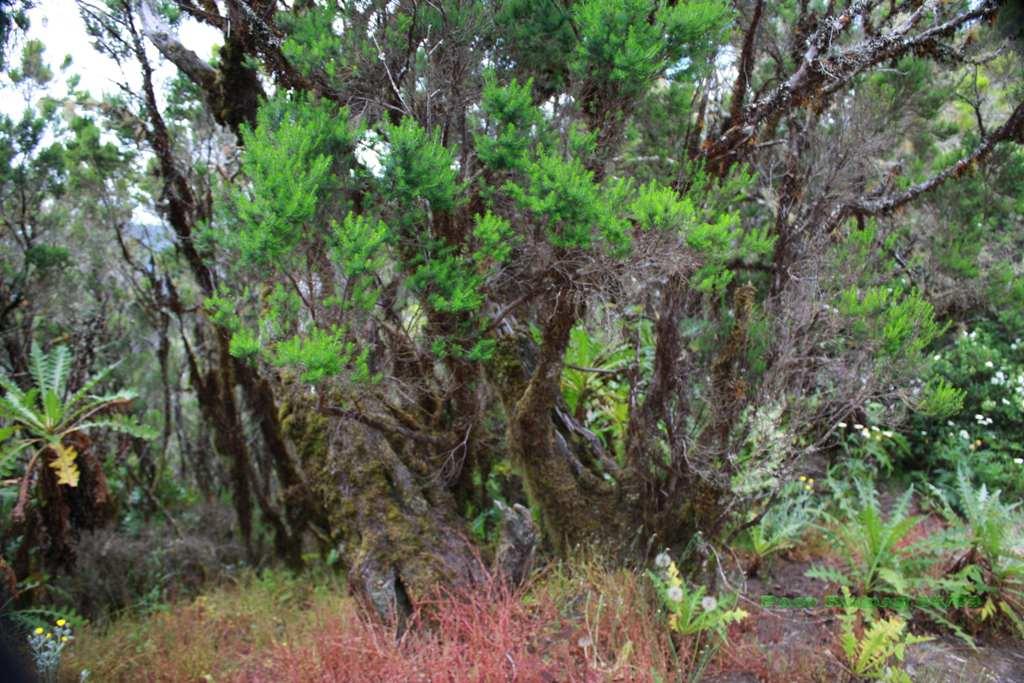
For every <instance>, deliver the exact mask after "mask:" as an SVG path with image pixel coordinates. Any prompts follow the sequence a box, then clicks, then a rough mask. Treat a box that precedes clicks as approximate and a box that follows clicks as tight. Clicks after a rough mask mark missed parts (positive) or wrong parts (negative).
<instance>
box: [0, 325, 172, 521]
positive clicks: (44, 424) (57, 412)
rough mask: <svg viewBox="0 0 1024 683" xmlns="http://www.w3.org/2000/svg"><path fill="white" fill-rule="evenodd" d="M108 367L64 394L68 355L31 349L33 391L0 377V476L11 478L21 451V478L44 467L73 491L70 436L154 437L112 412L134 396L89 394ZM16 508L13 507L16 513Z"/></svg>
mask: <svg viewBox="0 0 1024 683" xmlns="http://www.w3.org/2000/svg"><path fill="white" fill-rule="evenodd" d="M110 371H111V368H107V369H105V370H103V371H101V372H100V373H98V374H97V375H94V376H93V377H92V378H90V379H89V380H87V381H86V382H85V384H83V386H82V388H80V389H79V390H78V391H76V392H75V393H74V394H72V395H71V396H70V397H66V395H67V382H68V377H69V376H70V372H71V352H70V351H68V349H67V348H66V347H63V346H58V347H57V348H55V349H53V350H52V351H50V352H49V353H45V352H43V351H42V349H40V348H39V346H38V345H35V344H34V345H33V346H32V351H31V358H30V375H31V377H32V379H33V381H34V382H35V386H34V387H33V388H32V389H30V390H28V391H23V390H22V389H21V388H20V387H19V386H18V385H17V384H16V383H15V382H14V380H12V379H11V378H10V377H8V376H7V375H5V374H3V373H0V387H2V388H3V390H4V395H3V396H2V397H0V420H3V421H4V422H7V423H8V424H7V426H6V427H4V428H3V430H0V472H3V473H4V474H9V473H13V471H14V470H15V469H16V466H17V462H18V460H19V459H20V458H21V457H22V455H23V454H24V453H25V452H28V453H29V454H30V457H29V458H28V462H27V464H26V465H25V466H24V471H23V472H21V478H22V479H23V480H24V479H25V478H30V477H32V475H33V473H34V472H35V470H36V468H38V467H40V466H41V464H42V463H43V462H44V461H46V460H47V459H48V460H49V462H48V463H46V464H47V465H49V466H50V467H51V468H53V469H54V470H55V471H56V472H57V473H58V477H59V479H58V483H59V485H61V486H69V487H72V488H73V487H77V486H78V467H77V465H76V462H75V461H76V458H77V455H78V454H77V453H76V452H75V451H74V449H71V448H68V447H66V445H65V440H66V439H68V438H69V437H71V436H73V435H75V434H79V433H87V432H90V431H93V430H98V429H109V430H113V431H118V432H123V433H126V434H130V435H132V436H135V437H138V438H152V437H153V432H152V430H150V429H149V428H148V427H146V426H144V425H141V424H139V423H138V422H137V421H135V420H134V419H132V418H130V417H127V416H123V415H114V416H107V415H103V413H108V412H110V411H111V410H113V409H115V408H118V407H121V406H124V405H126V404H128V403H129V402H130V401H131V400H132V399H133V398H134V397H135V394H134V393H133V392H131V391H124V390H122V391H118V392H115V393H113V394H106V395H99V396H97V395H93V394H92V393H90V392H91V391H92V390H93V389H95V388H96V386H98V385H99V383H100V382H101V381H102V380H103V379H104V378H106V377H107V376H108V375H109V374H110ZM27 496H28V488H22V489H20V491H19V497H18V505H19V507H20V508H22V509H23V507H24V504H25V503H26V502H27ZM17 509H18V508H16V511H17Z"/></svg>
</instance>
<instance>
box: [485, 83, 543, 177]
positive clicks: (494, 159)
mask: <svg viewBox="0 0 1024 683" xmlns="http://www.w3.org/2000/svg"><path fill="white" fill-rule="evenodd" d="M532 87H533V82H532V81H527V82H526V83H525V84H523V85H520V84H519V83H518V82H517V81H516V80H515V79H512V81H511V82H510V83H509V84H508V85H505V86H502V85H499V84H498V82H497V78H496V76H495V75H494V72H493V71H488V72H487V73H486V74H484V89H483V93H482V94H481V100H480V108H481V109H482V110H483V114H484V116H483V119H484V123H485V125H486V127H487V134H484V133H477V134H476V135H475V136H474V142H475V146H476V153H477V156H478V157H479V159H480V161H481V163H483V164H484V165H486V166H488V167H490V168H492V169H494V170H495V171H506V170H508V171H523V170H525V166H526V161H527V159H528V158H529V152H530V149H531V148H532V146H533V144H534V142H535V141H536V140H537V137H538V133H539V132H541V130H542V129H543V125H544V119H543V117H542V116H541V112H540V109H538V108H537V107H536V106H534V104H533V97H532V94H531V91H532Z"/></svg>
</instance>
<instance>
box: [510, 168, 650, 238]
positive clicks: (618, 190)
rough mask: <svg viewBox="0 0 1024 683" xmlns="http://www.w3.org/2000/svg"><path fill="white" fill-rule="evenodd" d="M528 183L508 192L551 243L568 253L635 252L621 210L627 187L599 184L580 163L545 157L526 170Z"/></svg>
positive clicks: (511, 185)
mask: <svg viewBox="0 0 1024 683" xmlns="http://www.w3.org/2000/svg"><path fill="white" fill-rule="evenodd" d="M526 176H527V184H526V186H525V187H521V186H520V185H518V184H514V183H509V184H507V185H506V186H505V190H506V191H507V192H508V193H509V194H510V195H511V196H512V197H513V199H515V201H516V202H517V203H518V204H519V205H520V206H522V207H523V208H524V209H525V210H527V211H530V212H531V213H533V214H535V215H536V216H537V217H538V218H539V219H541V220H542V221H543V224H544V226H545V235H546V236H547V239H548V240H549V241H550V242H551V243H552V244H553V245H555V246H556V247H561V248H563V249H590V248H593V247H595V246H597V245H599V244H604V245H607V246H608V248H609V249H610V250H611V251H613V252H616V253H623V252H624V251H626V250H628V249H629V247H630V240H629V234H628V232H627V228H628V224H627V223H626V221H625V220H623V218H621V217H620V216H619V212H618V211H617V210H616V207H617V205H618V204H619V203H620V200H621V199H622V198H623V195H624V194H625V191H626V186H625V185H624V184H622V183H616V182H611V183H604V184H601V183H597V182H595V180H594V174H593V172H592V171H589V170H587V169H586V168H585V167H584V165H583V163H582V162H581V161H580V160H579V159H569V160H565V159H563V158H562V157H561V156H560V155H557V154H553V153H550V152H546V151H544V152H541V153H540V155H539V157H538V158H537V159H536V160H534V161H531V162H529V164H528V165H527V167H526Z"/></svg>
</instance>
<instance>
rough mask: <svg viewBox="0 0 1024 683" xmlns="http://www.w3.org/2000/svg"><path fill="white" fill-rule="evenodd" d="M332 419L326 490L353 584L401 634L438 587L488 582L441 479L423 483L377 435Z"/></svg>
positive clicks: (421, 478) (366, 428) (379, 435)
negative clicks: (407, 622) (414, 613)
mask: <svg viewBox="0 0 1024 683" xmlns="http://www.w3.org/2000/svg"><path fill="white" fill-rule="evenodd" d="M332 421H333V422H334V424H332V425H331V428H330V430H329V431H330V436H329V441H328V457H327V462H326V465H325V467H324V472H323V487H324V489H325V494H326V497H327V502H328V509H329V510H331V511H332V519H331V522H332V527H333V528H334V529H337V530H339V531H340V533H341V538H342V545H343V547H342V554H343V557H344V560H345V564H346V565H347V567H346V568H347V570H348V577H349V583H350V585H351V587H352V590H353V592H354V593H355V594H356V595H358V596H359V597H360V598H361V599H363V600H365V601H366V602H367V603H368V604H369V605H370V606H371V607H372V608H373V609H374V611H376V612H377V614H378V615H380V616H381V617H382V618H384V619H386V620H388V621H393V622H394V623H396V625H397V627H398V629H399V630H402V629H403V628H404V626H405V620H406V618H407V617H408V615H409V614H410V613H411V610H412V609H414V608H415V607H416V606H417V605H419V604H421V603H422V601H423V600H424V599H426V598H428V597H430V596H431V594H432V592H433V591H434V590H436V588H437V587H438V586H441V585H443V586H448V587H453V588H457V587H459V586H465V585H470V584H473V583H477V582H479V581H482V580H483V579H484V578H485V576H486V572H485V571H484V566H483V564H482V563H481V560H480V558H479V556H478V555H477V553H476V550H475V548H474V545H473V543H472V542H471V541H470V539H469V538H468V537H467V536H466V534H465V533H464V523H463V521H462V520H461V519H460V517H459V516H458V514H457V511H456V509H455V501H454V499H453V498H452V496H451V495H450V494H448V493H447V492H446V491H445V490H444V486H443V484H442V483H441V482H440V481H439V480H438V479H437V478H432V477H426V478H424V477H417V476H416V475H415V474H414V473H413V471H412V470H411V469H410V468H409V467H407V466H406V464H405V463H404V462H403V461H402V458H401V457H400V454H399V453H397V452H396V451H395V450H394V449H393V448H392V447H391V445H390V444H389V443H388V441H387V440H386V439H385V438H384V437H383V436H382V435H381V434H380V433H379V432H378V431H377V430H375V429H373V428H371V427H367V426H365V425H363V424H360V423H358V422H355V421H353V420H347V419H343V418H341V419H335V420H332Z"/></svg>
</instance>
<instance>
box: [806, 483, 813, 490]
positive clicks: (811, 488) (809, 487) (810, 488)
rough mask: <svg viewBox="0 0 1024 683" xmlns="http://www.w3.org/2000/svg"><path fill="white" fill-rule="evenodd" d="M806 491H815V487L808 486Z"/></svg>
mask: <svg viewBox="0 0 1024 683" xmlns="http://www.w3.org/2000/svg"><path fill="white" fill-rule="evenodd" d="M804 489H805V490H807V491H813V490H814V487H813V486H811V485H809V484H808V485H807V486H805V487H804Z"/></svg>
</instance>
